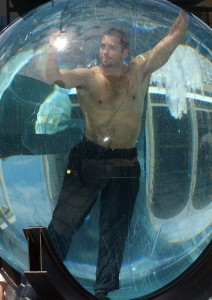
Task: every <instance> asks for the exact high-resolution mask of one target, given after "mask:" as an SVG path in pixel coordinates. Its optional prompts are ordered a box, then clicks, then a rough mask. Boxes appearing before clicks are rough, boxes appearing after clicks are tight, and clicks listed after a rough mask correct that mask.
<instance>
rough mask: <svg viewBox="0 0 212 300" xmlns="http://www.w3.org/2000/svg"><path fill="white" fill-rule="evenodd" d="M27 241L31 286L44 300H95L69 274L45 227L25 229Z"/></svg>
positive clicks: (28, 273) (28, 277) (26, 273)
mask: <svg viewBox="0 0 212 300" xmlns="http://www.w3.org/2000/svg"><path fill="white" fill-rule="evenodd" d="M24 234H25V236H26V238H27V241H28V248H29V266H30V271H28V272H25V273H24V274H25V276H26V277H27V279H28V281H29V283H30V284H31V285H32V287H33V288H34V290H35V291H36V293H37V294H38V295H39V296H40V298H41V299H42V300H43V299H45V300H52V299H54V300H62V299H63V300H72V299H73V300H94V299H96V298H95V297H94V296H93V295H92V294H90V293H89V292H88V291H87V290H85V289H84V288H83V287H82V286H81V285H80V284H79V283H78V282H77V281H76V280H75V279H74V277H73V276H72V275H71V274H70V273H69V271H68V270H67V268H66V267H65V266H64V264H63V263H62V262H61V261H60V259H59V257H58V255H57V253H56V251H55V250H54V248H53V245H52V243H51V240H50V239H49V236H48V233H47V230H46V228H45V227H30V228H26V229H24Z"/></svg>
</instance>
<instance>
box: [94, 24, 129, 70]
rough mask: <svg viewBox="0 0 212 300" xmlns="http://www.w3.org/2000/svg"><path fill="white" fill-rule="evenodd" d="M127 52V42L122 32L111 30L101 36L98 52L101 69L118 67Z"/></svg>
mask: <svg viewBox="0 0 212 300" xmlns="http://www.w3.org/2000/svg"><path fill="white" fill-rule="evenodd" d="M128 52H129V40H128V38H127V36H126V34H125V33H124V32H123V31H121V30H118V29H115V28H111V29H110V30H108V31H107V32H106V33H105V34H104V35H103V37H102V41H101V47H100V51H99V57H100V59H101V61H102V66H103V67H106V68H111V67H119V66H120V65H121V64H123V61H124V59H125V58H126V57H127V55H128Z"/></svg>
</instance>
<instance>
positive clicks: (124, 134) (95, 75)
mask: <svg viewBox="0 0 212 300" xmlns="http://www.w3.org/2000/svg"><path fill="white" fill-rule="evenodd" d="M90 71H91V76H90V78H89V80H88V82H87V83H86V84H85V86H84V87H78V88H77V94H78V100H79V103H80V106H81V108H82V111H83V114H84V118H85V122H86V137H87V138H88V139H89V140H91V141H93V142H94V143H97V144H99V145H101V146H105V147H110V148H113V149H117V148H118V149H126V148H133V147H135V143H136V139H137V137H138V135H139V132H140V127H141V118H142V113H143V103H144V96H145V94H146V91H147V88H148V84H149V77H147V76H146V77H145V76H144V75H143V74H142V72H138V71H137V70H136V68H135V67H133V64H130V65H129V66H127V65H125V66H124V68H123V72H122V74H120V76H116V75H113V74H110V75H108V74H105V73H104V71H103V70H102V68H101V67H95V68H92V69H91V70H90Z"/></svg>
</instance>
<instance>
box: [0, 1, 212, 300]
mask: <svg viewBox="0 0 212 300" xmlns="http://www.w3.org/2000/svg"><path fill="white" fill-rule="evenodd" d="M179 11H180V9H179V8H178V7H176V6H175V5H173V4H171V3H169V2H167V1H163V0H160V1H157V0H155V1H153V0H148V1H146V0H139V1H137V0H122V1H119V0H117V1H108V0H105V1H103V0H102V1H101V0H90V1H88V0H81V1H77V0H70V1H67V0H56V1H50V2H49V3H47V4H45V5H43V6H40V7H39V8H37V9H35V10H33V11H31V12H30V13H28V14H26V15H25V16H24V17H23V18H20V19H18V20H17V21H16V22H14V23H13V24H12V25H10V26H9V27H8V28H7V29H6V30H4V31H3V32H2V33H1V35H0V157H1V159H0V256H1V257H2V258H3V259H4V260H6V261H7V262H8V263H9V264H10V265H12V266H13V267H14V268H15V269H16V270H18V271H19V272H21V273H23V272H24V271H26V270H28V269H29V266H28V258H27V255H28V253H27V242H26V239H25V237H24V234H23V231H22V229H23V228H27V227H29V226H45V227H48V225H49V223H50V221H51V219H52V213H53V211H54V208H55V206H56V205H57V202H58V199H59V196H60V193H61V188H62V185H63V179H64V175H65V173H66V172H67V169H66V166H67V163H68V160H69V153H70V151H71V150H73V149H75V148H76V147H77V146H78V145H79V143H80V142H81V140H82V139H83V138H84V135H85V130H86V123H85V119H86V116H85V111H84V112H83V113H82V109H81V107H80V104H79V102H78V95H77V89H76V88H77V87H76V88H70V89H66V88H63V87H62V86H61V85H60V84H54V83H49V82H48V81H47V80H46V78H45V65H46V61H47V51H48V47H49V39H50V36H51V34H52V33H54V32H60V38H59V40H58V43H57V45H56V47H57V48H58V64H59V66H60V68H61V69H66V70H69V69H79V68H93V67H95V66H96V65H99V64H100V63H101V62H100V60H99V48H100V44H101V38H102V35H103V34H104V32H105V31H106V30H108V29H109V28H112V27H113V28H118V29H121V30H123V31H125V32H126V34H127V35H128V37H129V40H130V50H129V55H128V56H127V57H126V58H125V64H128V63H129V62H130V61H131V60H132V59H133V58H134V57H136V56H137V55H140V54H143V53H145V52H146V51H149V50H151V49H152V48H153V47H154V46H155V45H156V44H157V43H158V42H159V41H160V40H161V39H162V38H164V37H165V36H166V35H167V34H168V32H169V30H170V28H171V26H172V24H173V22H174V20H175V19H176V17H177V16H178V14H179ZM211 38H212V31H211V29H210V28H209V27H207V25H205V24H204V23H203V22H201V21H200V20H198V19H197V18H196V17H194V16H192V15H189V27H188V30H187V32H186V34H185V37H184V40H183V41H182V43H181V44H180V45H179V46H178V47H177V48H176V50H175V51H174V53H173V54H172V56H171V57H170V59H169V60H168V62H167V63H166V64H165V65H164V66H163V67H161V68H160V69H158V70H157V71H155V72H154V73H153V74H152V76H151V79H150V82H149V88H148V91H147V94H146V97H145V101H144V110H143V114H142V115H141V116H140V121H139V122H140V124H141V126H140V127H141V129H140V133H139V134H138V136H137V141H136V149H137V151H138V161H139V164H140V169H141V172H140V177H139V192H138V194H137V197H136V203H135V207H134V210H133V216H132V219H131V222H130V224H129V228H128V229H129V230H128V236H127V240H126V242H125V247H124V257H123V261H122V264H121V270H120V276H119V279H120V288H119V289H118V290H116V291H112V292H111V293H110V294H109V295H110V297H111V299H117V300H118V299H122V300H127V299H133V298H136V297H141V296H144V295H148V294H150V293H152V292H155V291H157V290H158V289H160V288H162V287H163V286H164V285H166V284H168V283H170V282H171V281H172V280H174V279H176V278H177V277H178V276H180V275H181V274H182V273H183V272H184V271H185V270H186V269H187V268H188V267H189V266H190V265H191V264H192V263H193V262H195V260H196V259H197V258H198V257H199V256H200V254H201V253H202V252H203V251H204V249H205V248H206V247H207V245H208V244H209V242H210V240H211V232H212V228H211V216H212V204H211V200H212V184H211V183H212V132H211V130H212V64H211V58H212V55H211V54H212V53H211V50H212V48H211ZM95 88H96V89H98V87H95ZM99 89H100V88H99ZM98 93H99V94H101V90H99V92H98ZM102 96H103V95H102ZM112 100H113V99H111V101H112ZM93 113H94V112H93ZM118 113H119V111H116V112H115V114H118ZM91 114H92V112H91ZM135 122H136V120H135ZM135 125H136V124H135ZM126 139H127V132H126ZM70 172H71V171H70ZM111 197H112V196H111ZM70 198H71V195H70ZM100 202H101V192H100V193H99V194H98V197H97V200H96V201H95V203H93V207H92V209H91V210H90V211H89V212H88V214H87V215H86V217H85V219H84V221H83V224H82V225H81V226H80V228H79V230H78V231H77V232H76V233H75V234H74V236H73V240H72V243H71V246H70V249H69V252H68V255H67V257H66V258H65V260H64V264H65V266H66V267H67V268H68V270H69V271H70V273H71V274H72V275H73V276H74V277H75V278H76V279H77V280H78V281H79V283H80V284H82V286H83V287H85V288H86V289H87V290H88V291H89V292H91V293H93V294H94V290H93V285H94V283H95V278H96V266H97V256H98V245H99V225H101V224H100V221H99V211H100V206H101V205H100ZM64 215H65V216H67V215H68V212H67V211H64ZM108 225H109V226H112V224H108ZM59 247H60V246H59ZM109 250H110V249H109ZM112 254H114V253H112Z"/></svg>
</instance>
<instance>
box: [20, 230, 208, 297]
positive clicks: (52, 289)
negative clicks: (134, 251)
mask: <svg viewBox="0 0 212 300" xmlns="http://www.w3.org/2000/svg"><path fill="white" fill-rule="evenodd" d="M24 233H25V236H26V238H27V240H28V247H29V266H30V271H28V272H25V276H26V277H27V279H28V281H29V282H30V284H31V285H32V287H33V288H34V289H35V291H36V292H37V294H38V295H39V296H40V297H41V299H42V300H44V299H45V300H52V299H54V300H72V299H73V300H94V299H96V297H94V296H93V295H92V294H90V293H89V292H88V291H87V290H85V289H84V288H83V287H82V286H81V285H80V284H79V283H78V282H77V281H76V280H75V279H74V277H73V276H72V275H71V274H70V273H69V271H68V270H67V269H66V267H65V266H64V265H63V263H62V262H61V261H60V259H59V257H58V255H57V253H56V251H55V250H54V247H53V245H52V243H51V240H50V238H49V236H48V233H47V230H46V228H45V227H30V228H26V229H24ZM211 275H212V242H211V243H210V244H209V245H208V247H207V248H206V249H205V251H204V252H203V253H202V255H200V257H199V258H198V259H197V260H196V261H195V263H193V264H192V265H191V266H190V268H188V269H187V270H186V271H185V272H184V273H183V274H182V275H181V276H179V278H177V279H176V280H174V281H172V282H171V283H170V284H168V285H167V286H165V287H163V288H162V289H161V290H159V291H156V292H154V293H152V294H151V295H147V296H144V297H142V298H141V299H146V300H147V299H148V300H150V299H151V300H170V299H175V300H180V299H187V300H193V299H199V300H208V299H209V297H210V296H211V294H212V282H211Z"/></svg>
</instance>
